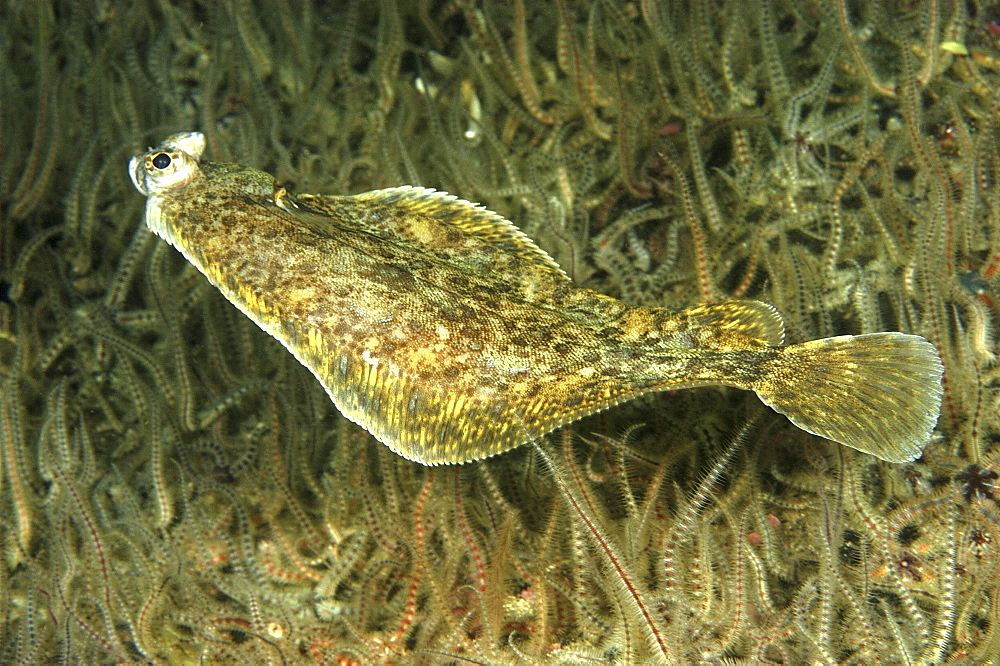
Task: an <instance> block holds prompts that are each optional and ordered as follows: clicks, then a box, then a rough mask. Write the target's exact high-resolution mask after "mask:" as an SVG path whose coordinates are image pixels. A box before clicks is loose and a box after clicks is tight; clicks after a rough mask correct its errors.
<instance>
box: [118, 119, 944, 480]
mask: <svg viewBox="0 0 1000 666" xmlns="http://www.w3.org/2000/svg"><path fill="white" fill-rule="evenodd" d="M203 149H204V137H203V136H202V135H201V134H199V133H196V132H189V133H183V134H177V135H174V136H171V137H169V138H168V139H166V140H165V141H164V142H163V143H162V144H161V145H160V146H158V147H156V148H153V149H151V150H149V151H147V152H146V153H144V154H141V155H137V156H136V157H135V158H133V160H132V162H131V164H130V166H129V170H130V175H131V176H132V179H133V181H134V182H135V184H136V187H137V188H138V189H139V191H140V192H142V193H143V194H145V195H146V196H147V205H146V223H147V224H148V225H149V227H150V228H151V229H152V230H153V231H154V232H155V233H157V234H158V235H159V236H161V237H162V238H164V239H165V240H167V241H168V242H169V243H170V244H171V245H173V246H174V247H176V248H177V249H178V250H179V251H180V252H181V253H182V254H183V255H184V256H185V257H186V258H187V260H188V261H190V262H191V263H192V264H194V265H195V266H196V267H197V268H198V269H199V270H200V271H201V272H202V273H204V274H205V275H206V276H207V277H208V279H209V280H210V281H211V283H212V284H214V285H215V286H216V287H217V288H218V289H219V290H220V291H221V292H222V293H223V295H225V297H226V298H227V299H228V300H229V301H230V302H232V303H233V304H234V305H235V306H236V307H238V308H239V309H240V310H242V311H243V312H244V313H246V314H247V316H249V317H250V318H251V319H252V320H253V321H254V322H256V323H257V324H258V325H259V326H260V327H261V328H262V329H264V330H265V331H267V332H268V333H270V334H271V335H273V336H274V337H275V338H277V339H278V340H279V341H280V342H281V343H282V344H283V345H284V346H285V347H286V348H287V349H288V350H289V351H290V352H291V353H292V354H294V355H295V357H296V358H297V359H298V360H299V361H300V362H301V363H302V364H303V365H305V366H306V367H307V368H309V370H311V371H312V373H313V374H314V375H315V376H316V378H317V379H318V380H319V381H320V383H322V385H323V387H324V388H325V389H326V391H327V393H328V394H329V396H330V398H331V399H332V400H333V402H334V403H335V404H336V406H337V407H338V408H339V409H340V411H341V412H343V414H344V415H345V416H347V417H348V418H350V419H351V420H353V421H355V422H356V423H358V424H360V425H361V426H363V427H364V428H365V429H367V430H368V431H369V432H370V433H371V434H372V435H374V436H375V437H376V438H377V439H379V440H380V441H382V442H383V443H385V444H386V445H387V446H389V447H390V448H391V449H392V450H393V451H395V452H397V453H399V454H400V455H402V456H405V457H406V458H409V459H411V460H415V461H418V462H421V463H424V464H427V465H435V464H441V463H462V462H467V461H470V460H476V459H480V458H485V457H487V456H491V455H494V454H497V453H500V452H502V451H506V450H508V449H510V448H513V447H515V446H518V445H520V444H524V443H526V442H528V441H531V440H532V439H536V438H539V437H541V436H543V435H545V434H546V433H548V432H549V431H551V430H553V429H555V428H558V427H559V426H562V425H565V424H567V423H570V422H572V421H574V420H576V419H579V418H582V417H584V416H586V415H588V414H592V413H594V412H597V411H599V410H602V409H606V408H607V407H610V406H612V405H615V404H617V403H619V402H622V401H624V400H628V399H630V398H633V397H635V396H637V395H641V394H643V393H647V392H649V391H662V390H667V389H677V388H684V387H691V386H702V385H719V384H722V385H728V386H735V387H738V388H741V389H748V390H751V391H754V392H755V393H757V395H758V396H760V398H761V399H762V400H763V401H764V402H765V403H767V404H768V405H770V406H771V407H772V408H774V409H775V410H776V411H778V412H781V413H783V414H785V415H786V416H787V417H788V418H789V419H790V420H791V421H792V422H793V423H794V424H795V425H797V426H799V427H800V428H802V429H804V430H807V431H809V432H812V433H815V434H818V435H821V436H823V437H827V438H829V439H833V440H836V441H838V442H841V443H843V444H846V445H848V446H851V447H853V448H855V449H858V450H860V451H864V452H867V453H870V454H872V455H875V456H878V457H879V458H882V459H884V460H889V461H894V462H901V461H907V460H913V459H914V458H916V457H918V456H919V455H920V453H921V451H922V450H923V447H924V445H925V444H926V443H927V442H928V441H929V439H930V436H931V433H932V431H933V428H934V425H935V423H936V421H937V417H938V414H939V411H940V405H941V394H942V389H941V374H942V367H941V362H940V360H939V358H938V354H937V351H936V350H935V348H934V347H933V346H932V345H931V344H930V343H929V342H927V341H926V340H924V339H923V338H921V337H919V336H913V335H905V334H902V333H877V334H871V335H861V336H842V337H836V338H828V339H824V340H815V341H812V342H806V343H803V344H798V345H790V346H782V341H783V337H784V332H783V324H782V321H781V317H780V315H779V314H778V313H777V312H776V311H775V310H774V308H773V307H771V306H770V305H767V304H765V303H761V302H758V301H728V302H722V303H717V304H705V305H698V306H694V307H691V308H688V309H685V310H681V311H670V310H666V309H662V308H642V307H632V306H629V305H626V304H624V303H622V302H621V301H618V300H616V299H613V298H610V297H607V296H603V295H601V294H598V293H596V292H594V291H591V290H588V289H582V288H579V287H577V286H575V285H574V284H573V283H572V281H571V280H570V279H569V277H568V276H567V275H566V274H565V273H564V272H563V271H562V270H561V269H560V268H559V266H558V265H557V264H556V263H555V261H553V260H552V258H551V257H549V256H548V255H547V254H546V253H545V252H544V251H542V250H541V249H539V248H538V247H537V246H536V245H535V244H534V243H533V242H532V241H531V240H530V239H529V238H528V237H527V236H525V235H524V234H523V233H521V232H520V231H519V230H518V229H517V228H516V227H514V225H512V224H511V223H510V222H508V221H507V220H505V219H503V218H502V217H500V216H499V215H496V214H495V213H491V212H489V211H487V210H485V209H484V208H482V207H480V206H476V205H474V204H471V203H469V202H466V201H462V200H459V199H457V198H455V197H453V196H450V195H447V194H444V193H441V192H436V191H433V190H427V189H421V188H414V187H397V188H392V189H387V190H378V191H374V192H367V193H364V194H359V195H355V196H318V195H305V194H303V195H294V194H292V193H289V192H287V191H286V190H285V189H284V188H283V187H281V186H280V185H279V184H278V183H276V181H275V179H274V178H273V177H272V176H270V175H268V174H266V173H264V172H261V171H258V170H256V169H253V168H250V167H245V166H240V165H236V164H223V163H203V162H200V158H201V153H202V151H203Z"/></svg>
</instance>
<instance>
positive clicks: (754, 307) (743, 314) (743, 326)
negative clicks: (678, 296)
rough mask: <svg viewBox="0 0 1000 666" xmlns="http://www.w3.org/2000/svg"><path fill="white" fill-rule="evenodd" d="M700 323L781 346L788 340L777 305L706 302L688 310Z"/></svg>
mask: <svg viewBox="0 0 1000 666" xmlns="http://www.w3.org/2000/svg"><path fill="white" fill-rule="evenodd" d="M684 314H685V315H688V316H690V317H691V318H692V319H695V320H697V321H698V323H700V324H704V325H706V326H712V327H718V328H721V329H724V330H728V331H731V332H733V333H738V334H740V335H745V336H747V337H748V338H753V339H755V340H760V341H761V342H763V343H764V344H766V345H768V346H771V347H777V346H778V345H780V344H781V343H782V342H784V340H785V322H784V321H782V319H781V315H780V314H778V311H777V310H776V309H775V308H774V306H773V305H769V304H767V303H762V302H761V301H723V302H721V303H705V304H702V305H696V306H694V307H692V308H687V309H685V310H684Z"/></svg>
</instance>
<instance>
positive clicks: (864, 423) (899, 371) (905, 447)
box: [752, 333, 943, 462]
mask: <svg viewBox="0 0 1000 666" xmlns="http://www.w3.org/2000/svg"><path fill="white" fill-rule="evenodd" d="M942 372H943V367H942V365H941V360H940V359H939V358H938V353H937V350H936V349H935V347H934V345H932V344H931V343H929V342H928V341H927V340H925V339H923V338H921V337H919V336H916V335H905V334H903V333H873V334H870V335H858V336H851V335H846V336H842V337H837V338H826V339H825V340H814V341H812V342H806V343H803V344H798V345H792V346H790V347H784V348H782V349H781V350H780V353H779V355H778V356H777V358H776V359H775V361H774V366H773V368H771V369H770V372H768V373H767V374H766V375H765V376H764V377H763V378H762V379H760V380H758V381H757V382H755V383H754V386H753V387H752V388H753V389H754V391H756V393H757V395H758V396H760V399H761V400H763V401H764V402H765V403H766V404H768V405H769V406H771V407H772V408H773V409H774V410H775V411H777V412H780V413H782V414H784V415H785V416H787V417H788V419H789V420H790V421H791V422H792V423H794V424H795V425H797V426H798V427H800V428H802V429H803V430H806V431H808V432H811V433H813V434H816V435H820V436H822V437H826V438H827V439H832V440H834V441H837V442H840V443H841V444H846V445H847V446H850V447H851V448H854V449H857V450H858V451H863V452H865V453H870V454H871V455H873V456H876V457H878V458H881V459H882V460H888V461H889V462H908V461H910V460H915V459H916V458H918V457H919V456H920V454H921V452H922V451H923V449H924V446H926V445H927V442H928V441H930V438H931V433H932V432H933V431H934V425H935V424H936V423H937V419H938V415H939V414H940V412H941V395H942V388H941V375H942Z"/></svg>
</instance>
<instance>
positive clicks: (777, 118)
mask: <svg viewBox="0 0 1000 666" xmlns="http://www.w3.org/2000/svg"><path fill="white" fill-rule="evenodd" d="M0 46H2V57H0V549H2V553H0V558H2V560H0V617H2V624H0V646H2V647H0V661H3V662H4V663H9V662H20V663H31V662H55V661H63V662H76V663H80V662H89V663H109V662H115V661H119V662H128V661H162V662H171V663H183V662H197V661H199V660H200V661H204V662H209V663H221V662H232V661H252V662H264V661H268V662H273V663H279V662H283V663H289V662H313V661H314V662H317V663H341V664H357V663H386V662H391V663H497V662H520V661H527V662H552V663H592V662H605V661H608V662H618V663H629V662H661V661H693V660H699V659H705V660H720V661H721V660H732V661H741V660H747V661H754V662H757V661H763V662H772V663H802V662H838V663H839V662H846V663H865V662H875V661H882V662H903V661H907V662H909V661H917V660H919V661H931V662H937V663H942V662H946V661H952V660H959V659H967V660H969V661H978V662H982V661H986V660H989V659H990V658H994V657H996V655H998V654H1000V598H998V588H997V586H998V584H1000V554H998V549H1000V526H998V523H1000V506H998V501H1000V482H998V468H1000V456H998V453H997V450H998V440H1000V423H998V407H1000V392H998V377H1000V370H998V366H997V364H996V361H997V359H996V354H997V347H996V337H995V319H996V317H997V316H998V314H1000V300H998V299H1000V296H998V294H997V286H998V284H1000V276H998V270H1000V191H998V190H997V187H996V180H997V177H998V175H1000V172H998V170H1000V153H998V138H1000V133H998V127H997V124H998V121H1000V8H998V7H997V6H995V5H994V3H991V2H975V1H969V2H939V1H937V0H926V1H917V0H914V1H905V2H903V1H900V2H881V3H879V2H861V1H856V2H848V1H847V0H839V1H830V2H819V1H817V2H808V1H801V2H798V1H797V2H784V1H782V0H759V1H756V2H746V1H743V0H738V1H737V0H734V1H730V2H727V1H726V0H696V1H694V2H681V1H676V2H655V1H653V0H641V1H638V2H618V1H614V0H595V1H593V2H583V1H576V0H555V1H553V2H548V3H528V2H526V1H525V0H511V1H510V2H484V1H481V0H480V1H476V0H452V1H450V2H444V1H439V0H421V1H418V2H413V3H406V2H394V1H392V0H381V1H380V2H362V1H360V0H355V1H354V2H336V3H321V2H319V3H308V2H281V3H278V2H252V1H251V0H224V1H219V2H193V1H189V2H183V1H182V2H166V1H154V0H148V1H143V0H138V1H136V2H132V3H118V2H112V1H110V0H75V1H70V0H65V1H55V0H51V1H43V0H40V1H37V2H27V1H17V0H5V1H4V2H3V4H2V6H0ZM187 130H197V131H201V132H204V133H205V134H206V136H207V139H208V150H207V154H206V159H210V160H223V161H237V162H240V163H243V164H247V165H251V166H254V167H258V168H261V169H265V170H267V171H269V172H270V173H273V174H274V175H275V176H276V177H277V178H279V179H280V180H281V181H282V182H283V183H284V184H285V185H286V186H288V187H289V188H290V189H294V190H295V191H298V192H317V193H336V194H342V193H355V192H361V191H365V190H370V189H374V188H380V187H388V186H394V185H400V184H412V185H421V186H425V187H434V188H439V189H442V190H446V191H448V192H451V193H453V194H456V195H458V196H460V197H462V198H465V199H469V200H471V201H475V202H479V203H482V204H484V205H485V206H487V207H488V208H490V209H491V210H495V211H497V212H499V213H501V214H502V215H504V216H506V217H507V218H508V219H510V220H512V221H513V222H514V223H515V224H517V225H518V226H520V227H521V228H522V229H524V231H525V232H527V233H528V234H529V235H530V236H531V237H532V238H534V239H535V240H536V241H537V242H538V243H539V244H540V245H541V246H542V247H543V248H544V249H546V250H547V251H548V252H549V253H550V254H552V255H553V257H555V258H556V260H557V261H558V262H559V263H560V264H561V265H562V266H563V267H564V268H565V269H566V271H567V273H569V274H570V275H571V276H572V277H573V278H574V279H575V280H577V281H578V282H579V283H580V284H582V285H584V286H587V287H590V288H593V289H596V290H598V291H600V292H602V293H606V294H609V295H612V296H615V297H618V298H621V299H623V300H625V301H627V302H630V303H634V304H641V305H665V306H668V307H682V306H685V305H690V304H694V303H698V302H705V301H718V300H723V299H726V298H757V299H761V300H764V301H767V302H769V303H773V304H774V305H775V306H777V307H778V308H779V309H780V311H781V313H782V315H783V316H784V318H785V321H786V325H787V328H788V338H789V341H790V342H799V341H803V340H808V339H813V338H819V337H826V336H831V335H840V334H856V333H869V332H874V331H884V330H898V331H904V332H910V333H918V334H921V335H923V336H925V337H927V338H928V339H929V340H931V341H932V342H933V343H934V344H935V345H936V346H937V348H938V349H939V350H940V352H941V357H942V359H943V361H944V365H945V376H944V381H945V390H946V393H945V401H944V406H943V411H942V415H941V418H940V421H939V425H938V428H937V431H936V433H935V436H934V439H933V440H932V442H931V443H930V444H929V445H928V447H927V449H926V450H925V453H924V455H923V457H922V458H921V459H919V460H917V461H916V462H914V463H911V464H903V465H893V464H888V463H884V462H880V461H878V460H876V459H875V458H873V457H871V456H867V455H863V454H860V453H857V452H855V451H853V450H850V449H847V448H844V447H840V446H838V445H836V444H834V443H832V442H829V441H826V440H823V439H821V438H818V437H815V436H812V435H809V434H807V433H804V432H802V431H800V430H798V429H797V428H795V427H794V426H792V425H790V424H789V423H788V422H787V421H786V420H785V419H784V417H781V416H779V415H777V414H775V413H773V412H772V411H770V410H768V409H766V408H763V407H762V406H761V405H760V403H759V401H758V400H757V398H755V397H754V396H753V395H751V394H749V393H744V392H740V391H734V390H726V389H716V388H704V389H692V390H686V391H680V392H676V393H673V392H671V393H662V394H654V395H652V396H650V397H645V398H640V399H638V400H635V401H632V402H630V403H627V404H624V405H622V406H619V407H616V408H614V409H612V410H609V411H607V412H605V413H603V414H600V415H598V416H595V417H591V418H589V419H586V420H584V421H581V422H578V423H576V424H573V425H572V426H569V427H566V428H564V429H562V430H561V431H558V432H557V433H554V434H553V435H550V436H549V437H548V438H547V440H546V442H544V443H543V444H542V446H543V448H544V450H545V451H546V453H547V455H548V458H549V459H550V460H551V465H548V464H546V463H543V461H542V459H541V458H540V457H539V456H538V455H537V454H536V453H534V452H533V450H532V448H531V447H530V446H529V447H522V449H519V450H515V451H512V452H510V453H507V454H503V455H500V456H498V457H496V458H493V459H490V460H487V461H485V462H480V463H472V464H467V465H463V466H446V467H437V468H428V467H423V466H421V465H418V464H415V463H412V462H409V461H407V460H404V459H402V458H400V457H398V456H396V455H395V454H393V453H391V452H390V451H389V450H388V449H387V448H386V447H385V446H383V445H381V444H379V443H378V442H376V441H375V440H374V439H372V438H371V437H369V436H368V435H367V434H366V433H365V432H364V431H363V430H361V429H360V428H358V427H357V426H355V425H353V424H351V423H350V422H348V421H346V420H345V419H343V418H342V417H341V416H340V415H339V413H338V412H337V410H336V409H335V408H334V407H333V405H332V404H331V403H330V401H329V399H328V398H327V397H326V395H325V394H324V392H323V390H322V388H321V387H320V386H319V384H318V383H317V382H316V381H315V379H314V378H313V377H312V376H311V375H310V374H309V372H308V371H307V370H305V369H304V368H303V367H301V366H300V365H299V364H298V363H297V362H296V361H295V359H294V358H292V356H291V355H290V354H288V353H287V352H286V351H285V350H284V349H283V348H282V347H281V346H280V344H279V343H277V342H276V341H274V340H272V339H271V338H270V337H268V336H267V335H266V334H264V333H263V332H261V331H260V330H258V329H257V328H256V327H255V326H254V325H253V324H252V323H251V322H250V321H249V320H248V319H246V318H245V317H244V316H243V315H242V314H241V313H239V312H238V311H237V310H236V309H235V308H233V307H232V306H230V305H229V304H228V303H227V302H225V300H224V299H223V298H222V296H221V295H220V294H218V293H217V292H216V290H215V289H213V288H211V287H210V286H209V285H208V283H207V282H206V281H205V280H204V279H203V278H202V277H201V275H200V274H198V273H197V272H196V271H195V269H194V268H192V267H191V266H190V265H189V264H187V263H186V262H185V261H183V259H181V258H180V257H179V255H178V254H177V253H176V252H175V251H174V250H172V249H170V248H168V247H167V245H166V244H165V243H163V242H161V241H159V240H156V239H154V238H153V237H152V236H151V234H150V232H149V231H147V229H146V227H145V225H144V224H143V222H142V211H143V207H144V204H145V199H144V197H142V196H141V195H139V194H138V193H137V192H136V191H135V189H134V188H133V186H132V184H131V182H130V181H129V178H128V175H127V172H126V165H127V163H128V160H129V158H130V157H132V156H133V155H134V154H136V153H138V152H141V151H142V150H144V149H145V148H146V147H147V146H150V145H155V144H157V143H158V142H159V141H160V140H162V139H163V138H164V137H166V136H167V135H169V134H172V133H174V132H177V131H187ZM803 399H804V400H805V399H808V396H803Z"/></svg>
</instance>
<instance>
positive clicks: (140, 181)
mask: <svg viewBox="0 0 1000 666" xmlns="http://www.w3.org/2000/svg"><path fill="white" fill-rule="evenodd" d="M144 157H145V153H142V154H139V155H136V156H135V157H133V158H132V159H131V160H129V163H128V175H129V178H131V179H132V184H133V185H135V189H137V190H139V193H140V194H142V196H144V197H148V196H149V188H148V187H147V186H146V170H145V169H144V168H143V158H144Z"/></svg>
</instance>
